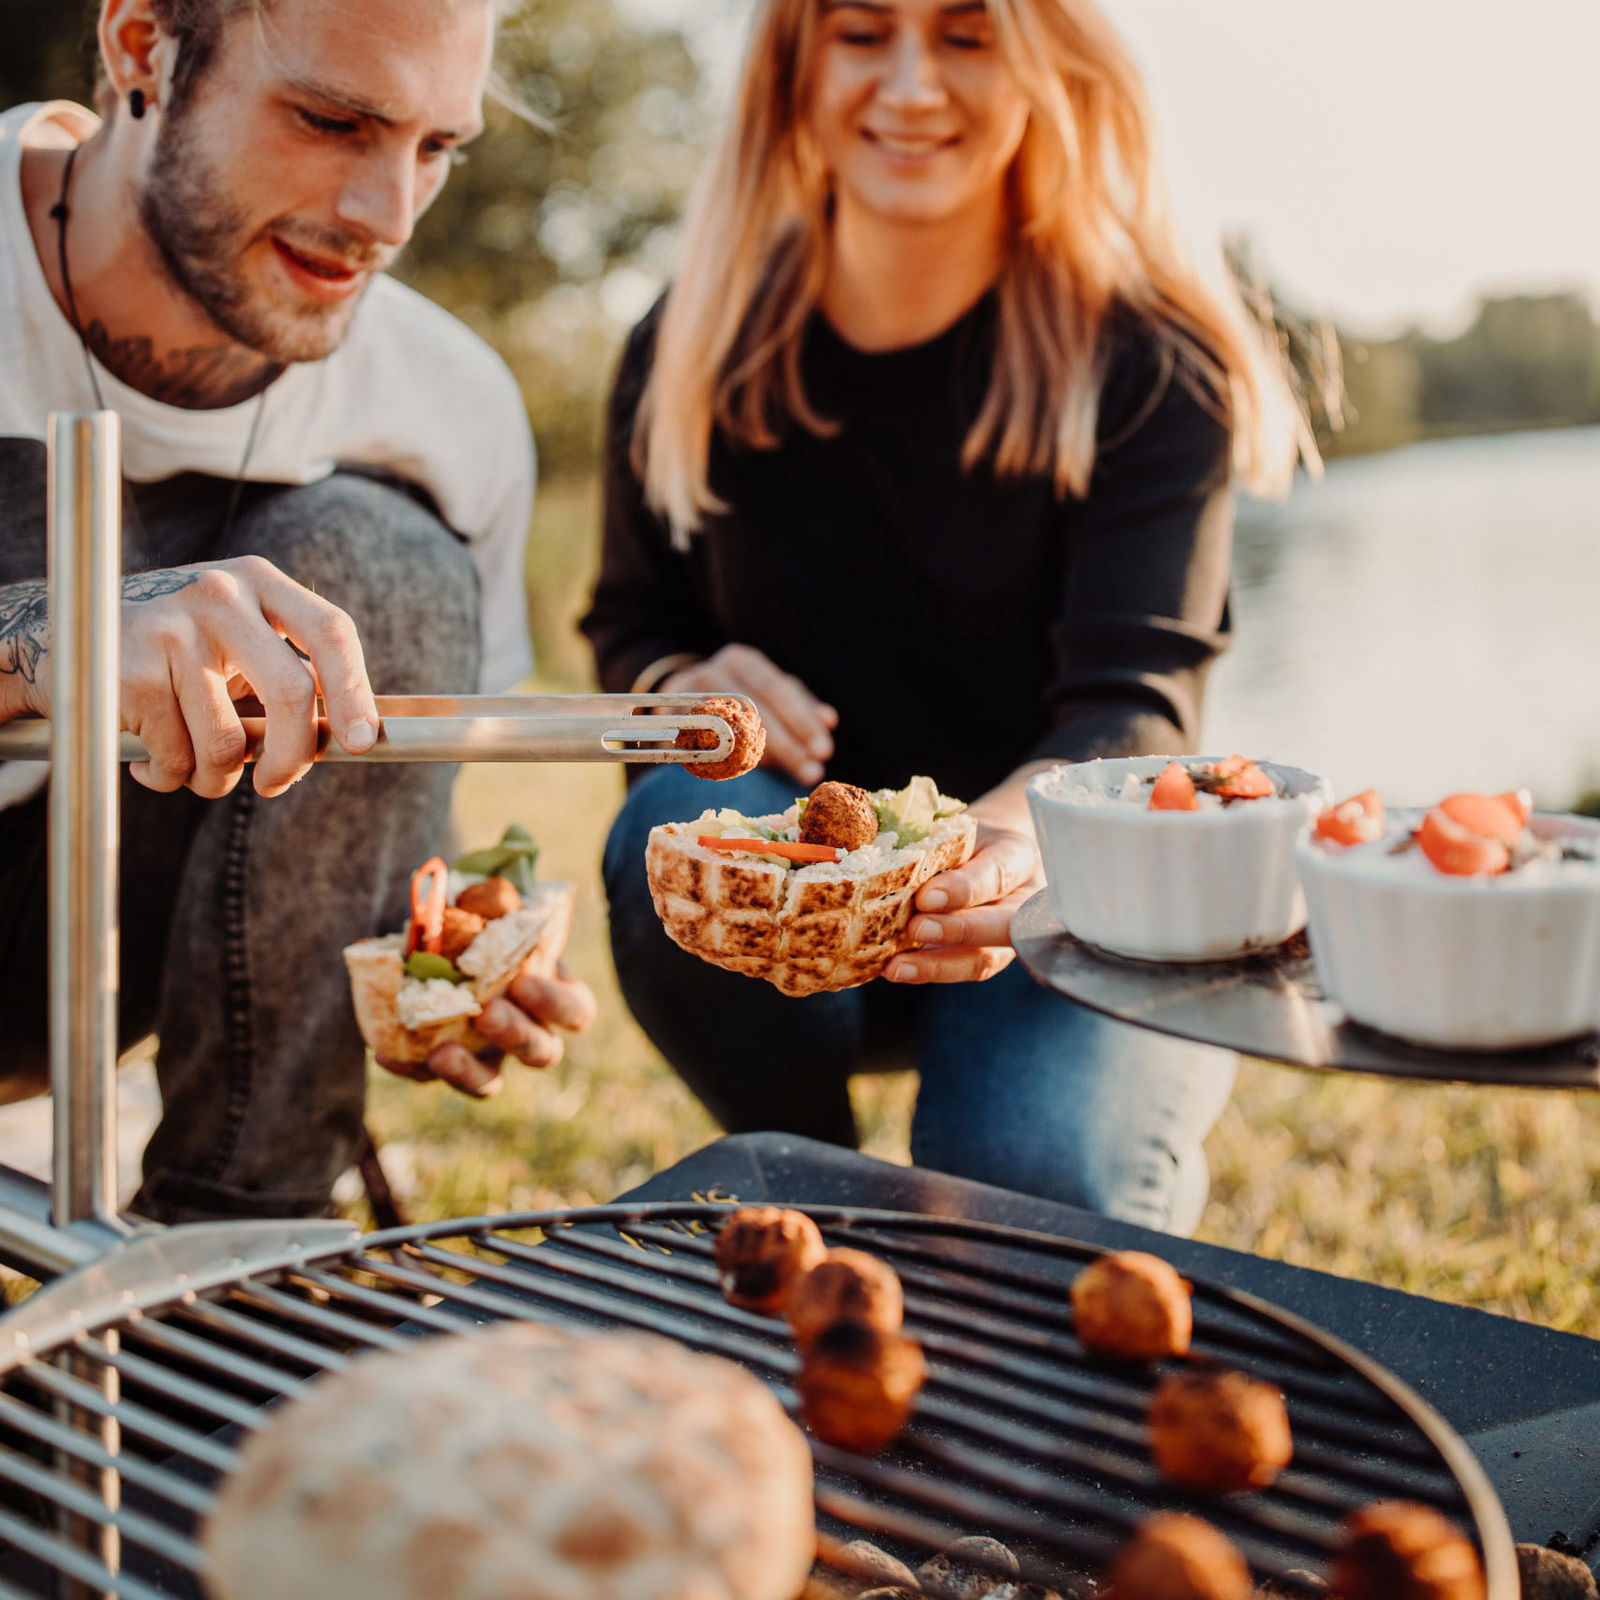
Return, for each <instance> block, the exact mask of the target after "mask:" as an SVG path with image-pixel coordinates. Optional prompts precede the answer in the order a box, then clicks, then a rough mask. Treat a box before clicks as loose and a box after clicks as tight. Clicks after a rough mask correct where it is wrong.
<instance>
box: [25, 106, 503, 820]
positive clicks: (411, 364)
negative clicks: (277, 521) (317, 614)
mask: <svg viewBox="0 0 1600 1600" xmlns="http://www.w3.org/2000/svg"><path fill="white" fill-rule="evenodd" d="M97 127H98V121H97V119H96V118H95V117H94V115H93V114H92V113H91V112H88V111H85V110H84V109H83V108H82V107H81V106H76V105H72V104H71V103H69V102H67V101H54V102H51V103H49V104H44V105H37V104H36V105H24V106H18V107H17V108H15V109H14V110H12V111H8V112H6V113H4V114H3V115H0V472H4V470H5V460H4V456H5V451H6V447H7V445H8V444H11V445H13V446H16V445H21V444H22V443H23V442H24V441H26V443H27V446H28V448H29V449H30V451H31V452H36V451H37V447H38V445H39V443H40V442H42V441H43V439H44V438H45V428H46V419H47V418H48V415H49V413H50V412H52V411H92V410H94V409H95V398H94V391H93V389H92V388H91V386H90V383H89V375H88V372H87V371H86V370H85V366H84V357H83V350H82V346H81V344H80V342H79V339H78V336H77V334H76V333H75V332H74V331H73V328H72V325H71V323H70V322H68V320H67V318H66V317H65V316H64V315H63V314H62V311H61V308H60V307H59V306H58V305H57V304H56V302H55V298H54V296H53V295H52V294H51V293H50V287H49V284H48V283H47V281H46V279H45V276H44V271H43V268H42V267H41V266H40V264H39V257H38V252H37V250H36V249H35V246H34V241H33V234H32V232H31V230H30V229H29V227H28V219H27V216H26V214H25V211H24V208H23V202H22V149H23V146H24V145H25V144H27V145H56V146H69V145H72V144H76V143H78V142H79V141H81V140H83V139H85V138H87V137H88V136H89V135H90V134H92V133H93V132H94V131H95V129H96V128H97ZM96 376H97V377H98V378H99V380H100V389H101V393H102V394H103V395H104V396H105V403H106V405H107V406H109V407H110V408H111V409H112V410H113V411H116V412H118V413H120V415H121V418H122V468H123V474H124V476H125V477H127V478H128V479H129V481H130V482H133V483H154V482H158V481H160V480H162V479H165V478H170V477H173V476H175V475H176V474H178V473H181V472H199V473H205V474H208V475H210V476H212V477H218V478H222V479H226V480H232V479H233V478H234V477H236V476H237V474H238V471H239V463H240V460H241V458H242V457H243V455H244V450H245V441H246V439H247V437H248V435H249V432H250V427H251V424H252V423H253V422H254V421H255V418H256V412H257V409H258V405H257V402H256V401H255V400H254V399H251V400H247V401H245V402H244V403H243V404H241V405H237V406H229V407H227V408H225V409H223V410H215V411H190V410H185V409H183V408H182V407H179V406H170V405H164V404H163V403H162V402H160V401H158V400H152V399H150V398H149V397H148V396H147V395H143V394H140V393H139V392H138V391H137V390H135V389H130V388H129V387H128V386H127V385H126V384H124V383H121V382H119V381H118V380H117V379H116V378H115V377H114V376H113V375H112V374H111V373H110V372H108V371H107V370H106V369H105V368H104V367H102V366H99V365H98V363H97V364H96ZM339 464H349V465H352V466H365V467H374V468H379V469H382V470H383V471H386V472H390V473H393V474H394V475H396V476H397V477H401V478H404V479H406V480H407V481H409V482H412V483H416V484H417V485H419V486H420V487H421V488H423V489H425V490H426V491H427V492H428V493H429V494H430V495H431V496H432V497H433V499H434V501H435V503H436V504H437V505H438V507H439V509H440V511H441V512H442V513H443V515H444V518H445V520H446V522H448V523H449V524H450V526H451V527H452V528H453V529H454V530H455V531H456V532H457V533H459V534H460V535H461V536H462V538H463V539H465V541H466V543H467V547H468V549H469V551H470V552H471V554H472V558H473V560H474V562H475V563H476V565H477V567H478V572H479V576H480V578H481V580H482V583H481V588H482V631H483V655H482V661H483V665H482V672H481V679H480V688H481V689H482V691H483V692H484V693H485V694H498V693H502V692H504V691H505V690H506V689H509V688H510V687H511V686H512V685H513V684H514V683H516V682H517V681H518V679H520V678H523V677H525V676H526V675H527V674H528V672H529V671H531V670H532V666H533V652H532V648H531V645H530V643H529V639H528V621H527V611H526V608H525V604H524V580H523V550H524V545H525V544H526V541H527V535H528V519H529V515H530V513H531V511H532V508H533V486H534V453H533V437H532V434H531V433H530V432H529V429H528V418H527V412H526V410H525V409H524V407H523V403H522V395H521V393H520V391H519V390H518V389H517V386H516V381H515V379H513V378H512V376H511V373H510V372H509V371H508V370H507V368H506V366H505V363H504V362H502V361H501V360H500V358H499V357H498V356H497V355H496V354H495V353H494V352H493V351H492V350H491V349H490V348H489V347H488V346H487V345H486V344H484V343H483V341H482V340H481V339H479V338H478V337H477V335H476V334H474V333H472V332H471V331H470V330H469V329H467V328H466V327H464V326H463V325H462V324H461V323H459V322H457V321H456V319H455V318H454V317H452V316H451V315H450V314H449V313H448V312H446V311H443V310H441V309H440V308H439V307H438V306H436V305H434V304H433V303H432V302H431V301H429V300H425V299H423V298H422V296H421V295H419V294H416V293H415V292H414V291H412V290H410V289H407V288H406V287H405V286H404V285H403V284H399V283H396V282H395V281H394V280H393V279H392V278H388V277H384V276H379V277H377V278H375V279H374V280H373V282H372V283H371V285H370V286H369V287H368V289H367V291H366V294H365V296H364V297H363V299H362V302H361V304H360V305H359V306H358V307H357V309H356V313H355V316H354V318H353V319H352V321H351V325H350V329H349V332H348V334H347V335H346V337H345V339H344V342H343V343H342V344H341V345H340V346H339V348H338V349H337V350H336V351H334V352H333V354H332V355H330V356H328V357H327V358H326V359H325V360H322V361H314V362H303V363H299V364H296V365H294V366H291V367H290V368H289V369H288V370H287V371H286V372H285V373H284V374H283V376H282V377H280V378H279V379H278V380H277V381H276V382H275V383H274V384H273V385H272V387H271V388H270V389H269V390H268V392H267V399H266V402H265V405H264V407H262V408H261V425H260V431H259V433H258V435H257V437H256V441H255V446H254V448H253V450H252V451H251V453H250V463H249V467H248V471H247V476H248V477H249V478H250V480H251V481H252V482H262V483H289V484H305V483H315V482H316V481H317V480H318V479H319V478H324V477H326V476H327V475H328V474H329V473H330V472H332V471H333V470H334V468H335V466H336V465H339ZM42 767H43V764H42V763H37V762H12V763H0V806H4V805H11V804H15V803H16V802H17V801H18V800H22V799H25V798H26V797H27V796H28V795H29V794H32V793H34V792H35V791H36V790H37V789H38V788H39V786H40V785H41V784H42V782H43V781H44V774H43V770H42Z"/></svg>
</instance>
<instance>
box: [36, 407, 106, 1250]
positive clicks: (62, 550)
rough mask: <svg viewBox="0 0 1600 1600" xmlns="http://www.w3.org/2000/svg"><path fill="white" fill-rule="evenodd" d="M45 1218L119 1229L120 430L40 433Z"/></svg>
mask: <svg viewBox="0 0 1600 1600" xmlns="http://www.w3.org/2000/svg"><path fill="white" fill-rule="evenodd" d="M48 443H49V474H48V487H47V494H48V507H49V509H48V530H47V540H48V559H49V594H50V701H51V709H52V713H53V715H52V717H51V741H50V760H51V765H52V772H51V785H50V1087H51V1092H52V1094H53V1095H54V1097H55V1107H54V1110H55V1175H54V1181H53V1184H52V1199H51V1215H52V1220H53V1221H54V1222H55V1224H56V1225H57V1226H58V1227H66V1226H68V1225H69V1224H71V1223H74V1222H77V1221H80V1220H85V1219H93V1220H95V1221H99V1222H104V1223H106V1224H107V1225H108V1226H111V1227H117V1226H118V1224H117V1220H116V1149H117V1141H116V1071H117V959H118V942H117V831H118V830H117V823H118V817H117V781H118V770H117V712H118V706H117V664H118V660H119V655H120V652H119V642H120V641H119V622H118V615H119V602H120V598H121V573H122V550H121V529H122V515H121V512H122V505H121V500H122V474H121V426H120V420H119V419H118V417H117V416H116V414H115V413H114V412H110V411H98V412H93V413H89V414H77V413H70V412H55V413H53V414H52V415H51V417H50V425H49V439H48Z"/></svg>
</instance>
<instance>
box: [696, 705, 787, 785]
mask: <svg viewBox="0 0 1600 1600" xmlns="http://www.w3.org/2000/svg"><path fill="white" fill-rule="evenodd" d="M692 715H694V716H697V717H721V718H722V720H723V721H724V722H726V723H727V724H728V730H729V732H731V733H732V734H733V749H731V750H730V751H729V752H728V753H727V755H725V756H724V757H723V758H722V759H721V760H720V761H688V762H685V763H684V765H685V766H686V767H687V768H688V769H689V771H690V772H692V773H693V774H694V775H695V777H697V778H712V779H722V778H742V777H743V776H744V775H745V773H747V772H752V771H754V770H755V768H756V767H758V766H760V764H761V757H762V754H763V753H764V752H765V750H766V748H767V730H766V729H765V728H764V727H762V725H761V713H760V712H759V711H757V710H756V708H755V707H754V706H751V705H746V704H745V702H744V701H743V700H735V699H733V698H732V697H731V696H728V695H720V694H719V695H712V696H711V697H710V698H709V699H706V700H700V701H697V702H696V703H695V705H694V707H693V708H692ZM716 743H717V736H716V734H715V733H713V732H712V731H711V729H710V728H684V729H681V730H680V731H679V734H678V737H677V738H676V739H674V740H673V744H674V745H675V746H676V747H677V748H678V749H679V750H713V749H715V748H716Z"/></svg>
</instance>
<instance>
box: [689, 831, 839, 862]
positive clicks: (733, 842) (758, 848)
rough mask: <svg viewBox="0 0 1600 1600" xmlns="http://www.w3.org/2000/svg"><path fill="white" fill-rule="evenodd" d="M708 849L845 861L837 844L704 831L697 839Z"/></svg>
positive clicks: (796, 859) (796, 858)
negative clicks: (732, 836) (725, 836)
mask: <svg viewBox="0 0 1600 1600" xmlns="http://www.w3.org/2000/svg"><path fill="white" fill-rule="evenodd" d="M695 843H696V844H703V845H704V846H705V847H706V849H707V850H727V851H729V852H730V853H732V852H735V851H742V852H745V853H747V854H749V855H754V856H782V857H783V859H784V860H785V861H843V860H844V851H843V850H841V849H840V848H839V846H838V845H836V844H790V843H789V841H788V840H787V839H723V838H721V837H719V836H716V835H713V834H709V833H703V834H701V835H700V837H699V838H698V839H696V840H695Z"/></svg>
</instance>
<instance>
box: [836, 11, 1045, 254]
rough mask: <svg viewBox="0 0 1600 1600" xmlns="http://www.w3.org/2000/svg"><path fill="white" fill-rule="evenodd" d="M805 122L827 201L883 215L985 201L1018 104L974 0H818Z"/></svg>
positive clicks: (928, 216) (978, 206)
mask: <svg viewBox="0 0 1600 1600" xmlns="http://www.w3.org/2000/svg"><path fill="white" fill-rule="evenodd" d="M819 3H820V4H821V6H822V28H821V36H822V37H821V45H820V49H819V52H818V58H817V68H816V76H815V80H814V83H813V88H812V93H811V105H810V127H811V133H812V135H813V137H814V138H815V139H816V141H817V143H818V145H819V146H820V148H821V151H822V155H823V159H824V160H825V161H826V163H827V165H828V168H829V170H830V172H831V173H832V175H833V179H834V184H835V189H836V192H837V195H838V199H839V203H840V204H841V205H842V206H850V207H852V208H855V209H857V210H858V211H860V212H862V213H864V214H865V215H866V216H870V217H875V218H878V219H880V220H882V221H885V222H900V223H939V222H949V221H955V220H957V219H959V218H960V217H961V216H962V215H964V214H969V213H973V212H981V211H988V210H990V209H992V208H993V207H994V206H995V205H996V203H997V202H998V201H999V198H1000V196H1001V194H1002V192H1003V186H1004V181H1005V173H1006V168H1007V167H1008V166H1009V165H1010V163H1011V159H1012V157H1013V156H1014V155H1015V154H1016V151H1017V146H1018V145H1019V144H1020V143H1021V142H1022V134H1023V129H1024V128H1025V127H1026V125H1027V120H1028V107H1027V102H1026V101H1025V100H1024V98H1023V95H1022V91H1021V90H1020V89H1019V88H1018V86H1017V83H1016V80H1015V78H1013V76H1012V75H1011V72H1010V69H1009V68H1008V67H1007V65H1006V63H1005V61H1004V60H1003V59H1002V57H1001V53H1000V48H999V45H998V43H997V42H996V39H995V33H994V24H993V23H992V22H991V21H990V18H989V13H988V9H987V7H986V5H985V3H984V0H819Z"/></svg>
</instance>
